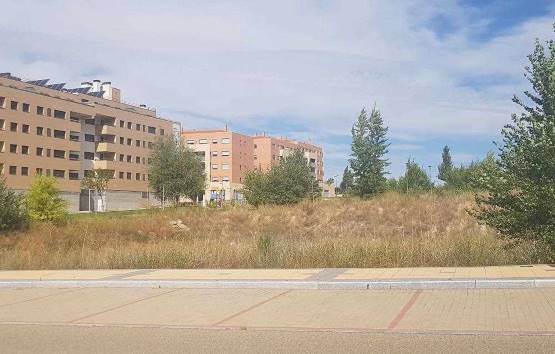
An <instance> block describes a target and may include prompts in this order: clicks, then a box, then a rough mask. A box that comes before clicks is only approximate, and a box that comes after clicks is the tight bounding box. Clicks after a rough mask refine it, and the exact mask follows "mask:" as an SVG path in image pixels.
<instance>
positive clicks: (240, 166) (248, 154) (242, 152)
mask: <svg viewBox="0 0 555 354" xmlns="http://www.w3.org/2000/svg"><path fill="white" fill-rule="evenodd" d="M181 137H182V139H183V141H184V142H185V143H186V144H187V145H188V146H189V147H190V148H191V149H192V150H193V151H195V152H196V153H197V155H198V156H199V157H200V158H201V159H202V161H203V162H204V166H205V172H206V190H205V194H204V197H203V201H209V200H225V201H232V200H233V201H242V200H243V195H242V194H241V189H242V188H243V182H244V178H245V174H246V173H247V172H248V171H250V170H252V169H253V168H254V164H253V158H252V157H253V151H254V146H253V139H252V137H250V136H247V135H243V134H239V133H235V132H231V131H228V130H227V129H222V130H193V131H185V132H183V133H182V134H181Z"/></svg>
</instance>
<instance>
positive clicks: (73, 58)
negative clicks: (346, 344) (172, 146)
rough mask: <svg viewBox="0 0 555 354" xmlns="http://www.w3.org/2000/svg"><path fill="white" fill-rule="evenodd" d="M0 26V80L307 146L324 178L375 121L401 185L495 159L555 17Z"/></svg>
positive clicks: (47, 21) (427, 0) (232, 11)
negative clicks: (117, 98) (409, 177)
mask: <svg viewBox="0 0 555 354" xmlns="http://www.w3.org/2000/svg"><path fill="white" fill-rule="evenodd" d="M2 12H3V15H2V16H0V38H2V44H1V46H0V48H1V49H0V72H12V74H14V75H16V76H20V77H23V78H28V79H43V78H50V79H51V80H53V81H55V82H66V83H68V86H73V87H78V86H79V83H80V82H82V81H90V80H93V79H100V80H102V81H111V82H112V84H113V85H114V86H115V87H118V88H120V89H122V95H123V99H124V100H125V101H127V102H130V103H134V104H143V103H144V104H146V105H148V106H151V107H155V108H156V109H157V113H158V115H160V116H162V117H164V118H168V119H172V120H176V121H179V122H181V123H182V126H183V128H184V129H212V128H223V127H225V126H226V125H227V126H228V127H229V128H230V129H231V130H234V131H238V132H241V133H245V134H255V133H262V132H265V133H267V134H271V135H276V136H286V137H288V138H293V139H299V140H304V141H310V142H313V143H315V144H318V145H321V146H322V147H323V148H324V156H325V160H324V169H325V174H326V177H327V178H329V177H334V176H336V175H339V178H340V176H341V174H342V172H343V169H344V168H345V166H346V165H347V164H348V159H349V157H350V142H351V127H352V124H353V122H354V120H355V119H356V117H357V116H358V114H359V112H360V110H361V109H362V108H363V107H367V108H371V107H373V106H374V105H376V107H377V108H378V109H379V110H380V112H381V113H382V117H383V119H384V122H385V124H386V125H387V126H388V127H389V139H390V142H391V146H390V149H389V150H390V151H389V154H388V158H389V160H390V162H391V165H390V173H391V176H393V177H395V176H399V175H401V174H402V173H403V172H404V168H405V166H404V164H405V163H406V161H407V159H408V158H412V159H414V160H415V161H416V162H417V163H419V164H420V165H421V166H423V167H424V168H425V169H426V171H431V174H432V175H433V176H435V175H436V174H437V165H438V164H439V163H440V162H441V150H442V147H443V146H444V145H448V146H450V148H451V152H452V156H453V160H454V163H455V164H466V163H469V162H470V161H473V160H476V159H480V158H483V157H484V156H485V155H486V154H487V153H488V152H489V151H495V146H494V145H493V141H498V140H499V136H500V135H499V133H500V130H501V128H502V127H503V125H504V124H506V123H507V122H508V121H509V119H510V115H511V113H515V112H518V107H517V106H516V105H515V104H513V103H512V102H511V99H512V97H513V95H515V94H517V95H521V93H522V92H523V91H524V90H526V89H528V88H529V85H528V83H527V81H526V80H525V78H524V76H523V74H524V67H525V66H526V64H527V58H526V56H527V55H528V54H530V53H531V51H532V50H533V47H534V40H535V39H536V38H540V40H542V41H544V40H547V39H549V38H553V36H554V34H553V22H554V21H555V1H547V0H545V1H544V0H521V1H516V0H492V1H487V0H472V1H463V0H461V1H454V0H453V1H451V0H405V1H401V0H390V1H386V0H382V1H371V0H365V1H363V0H345V1H332V0H319V1H317V0H311V1H310V0H306V1H303V0H280V1H265V0H258V1H254V0H253V1H242V0H233V1H231V0H229V1H211V0H204V1H193V0H190V1H172V0H165V1H142V0H132V1H131V0H130V1H125V0H122V1H114V0H112V1H104V0H94V1H87V0H82V1H63V0H49V1H40V0H36V1H27V0H17V1H12V0H3V1H2Z"/></svg>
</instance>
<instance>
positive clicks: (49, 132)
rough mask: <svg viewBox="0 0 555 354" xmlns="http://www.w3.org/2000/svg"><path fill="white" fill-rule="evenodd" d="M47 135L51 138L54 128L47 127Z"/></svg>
mask: <svg viewBox="0 0 555 354" xmlns="http://www.w3.org/2000/svg"><path fill="white" fill-rule="evenodd" d="M46 136H47V137H49V138H50V137H51V136H52V129H50V128H46Z"/></svg>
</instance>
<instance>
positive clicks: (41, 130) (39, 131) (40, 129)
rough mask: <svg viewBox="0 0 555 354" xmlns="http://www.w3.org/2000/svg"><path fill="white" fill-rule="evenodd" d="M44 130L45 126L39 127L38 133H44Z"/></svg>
mask: <svg viewBox="0 0 555 354" xmlns="http://www.w3.org/2000/svg"><path fill="white" fill-rule="evenodd" d="M43 132H44V128H43V127H37V135H42V134H43Z"/></svg>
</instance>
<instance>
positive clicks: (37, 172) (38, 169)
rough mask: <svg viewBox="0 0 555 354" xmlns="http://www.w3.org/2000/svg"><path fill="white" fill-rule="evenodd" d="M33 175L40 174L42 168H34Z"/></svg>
mask: <svg viewBox="0 0 555 354" xmlns="http://www.w3.org/2000/svg"><path fill="white" fill-rule="evenodd" d="M35 175H37V176H42V168H36V169H35Z"/></svg>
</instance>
